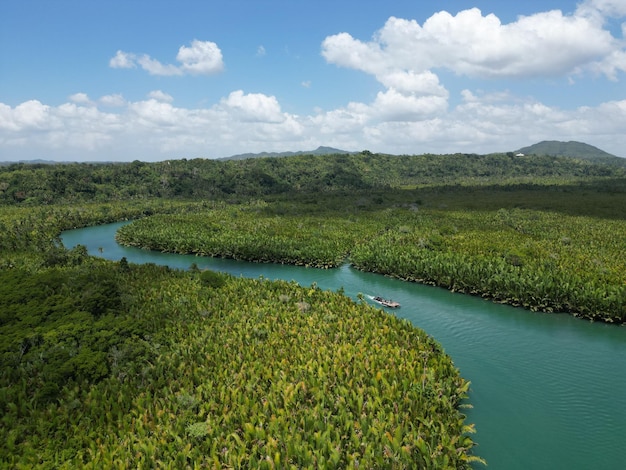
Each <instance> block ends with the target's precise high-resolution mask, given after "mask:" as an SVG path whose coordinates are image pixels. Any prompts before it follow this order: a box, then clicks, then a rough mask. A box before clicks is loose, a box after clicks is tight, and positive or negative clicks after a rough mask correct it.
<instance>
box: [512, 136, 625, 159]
mask: <svg viewBox="0 0 626 470" xmlns="http://www.w3.org/2000/svg"><path fill="white" fill-rule="evenodd" d="M516 153H523V154H524V155H550V156H554V157H571V158H580V159H582V160H591V161H597V162H602V163H619V164H624V163H626V159H623V158H620V157H617V156H615V155H612V154H610V153H608V152H605V151H604V150H601V149H599V148H597V147H594V146H593V145H589V144H585V143H583V142H576V141H569V142H561V141H558V140H544V141H542V142H539V143H537V144H534V145H530V146H528V147H524V148H521V149H519V150H518V151H517V152H516Z"/></svg>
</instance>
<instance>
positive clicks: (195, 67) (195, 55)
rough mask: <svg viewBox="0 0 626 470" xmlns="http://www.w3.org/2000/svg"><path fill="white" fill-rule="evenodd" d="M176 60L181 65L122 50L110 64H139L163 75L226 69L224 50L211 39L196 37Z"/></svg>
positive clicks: (207, 72)
mask: <svg viewBox="0 0 626 470" xmlns="http://www.w3.org/2000/svg"><path fill="white" fill-rule="evenodd" d="M176 60H177V61H178V62H180V65H173V64H163V63H162V62H160V61H158V60H157V59H153V58H152V57H150V56H149V55H148V54H135V53H132V52H124V51H121V50H120V51H117V53H116V54H115V56H113V57H112V58H111V59H110V60H109V66H110V67H111V68H123V69H128V68H135V67H137V66H139V67H141V68H142V69H144V70H145V71H146V72H148V73H149V74H151V75H161V76H172V75H184V74H191V75H212V74H216V73H219V72H221V71H222V70H223V69H224V62H223V57H222V51H221V50H220V48H219V47H218V46H217V44H215V43H214V42H211V41H198V40H197V39H195V40H193V41H192V42H191V45H190V46H181V47H180V48H179V49H178V54H177V55H176Z"/></svg>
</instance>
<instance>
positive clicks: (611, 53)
mask: <svg viewBox="0 0 626 470" xmlns="http://www.w3.org/2000/svg"><path fill="white" fill-rule="evenodd" d="M542 140H562V141H570V140H575V141H579V142H585V143H588V144H591V145H594V146H596V147H599V148H601V149H602V150H605V151H607V152H609V153H612V154H614V155H618V156H622V157H626V0H581V1H578V2H577V1H567V0H541V1H539V0H525V1H523V2H509V1H502V0H473V1H465V0H440V1H436V2H434V1H433V2H427V1H419V0H389V1H386V2H381V1H379V0H332V1H330V0H315V1H311V0H273V1H270V0H176V1H173V0H172V1H164V0H149V1H148V0H106V1H105V0H55V1H50V0H0V161H17V160H32V159H46V160H57V161H133V160H141V161H164V160H170V159H178V158H187V159H191V158H223V157H228V156H231V155H237V154H241V153H248V152H252V153H258V152H282V151H308V150H314V149H316V148H317V147H319V146H329V147H334V148H337V149H341V150H348V151H362V150H369V151H371V152H379V153H390V154H425V153H434V154H444V153H457V152H460V153H479V154H484V153H492V152H508V151H514V150H517V149H519V148H521V147H524V146H527V145H531V144H534V143H537V142H539V141H542Z"/></svg>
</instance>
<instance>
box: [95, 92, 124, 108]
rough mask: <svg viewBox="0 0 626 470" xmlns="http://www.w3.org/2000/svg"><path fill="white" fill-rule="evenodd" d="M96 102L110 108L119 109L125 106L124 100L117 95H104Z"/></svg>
mask: <svg viewBox="0 0 626 470" xmlns="http://www.w3.org/2000/svg"><path fill="white" fill-rule="evenodd" d="M98 102H99V103H101V104H103V105H104V106H109V107H112V108H119V107H122V106H124V105H125V104H126V100H125V99H124V97H123V96H122V95H121V94H119V93H116V94H113V95H104V96H102V97H101V98H100V99H99V100H98Z"/></svg>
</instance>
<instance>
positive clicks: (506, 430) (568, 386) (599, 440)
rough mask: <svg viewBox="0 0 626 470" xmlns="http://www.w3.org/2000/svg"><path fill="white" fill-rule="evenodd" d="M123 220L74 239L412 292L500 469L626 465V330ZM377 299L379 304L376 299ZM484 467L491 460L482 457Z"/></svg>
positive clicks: (308, 280) (341, 284) (484, 448)
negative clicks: (150, 234)
mask: <svg viewBox="0 0 626 470" xmlns="http://www.w3.org/2000/svg"><path fill="white" fill-rule="evenodd" d="M121 225H122V223H116V224H109V225H102V226H98V227H88V228H84V229H78V230H70V231H66V232H64V233H63V234H62V235H61V238H62V240H63V243H64V245H65V246H66V247H68V248H70V247H73V246H76V245H77V244H81V245H84V246H86V247H87V249H88V251H89V253H90V254H92V255H95V256H102V257H104V258H107V259H111V260H120V259H121V258H122V257H126V259H127V260H128V261H129V262H132V263H156V264H163V265H168V266H170V267H172V268H181V269H187V268H189V267H190V266H191V264H192V263H196V264H197V265H198V267H200V268H208V269H212V270H216V271H223V272H227V273H230V274H233V275H236V276H244V277H249V278H258V277H261V276H263V277H265V278H267V279H285V280H287V281H291V280H294V281H296V282H298V283H299V284H300V285H303V286H310V285H311V284H313V283H316V284H317V285H318V286H319V287H321V288H323V289H330V290H335V291H336V290H338V289H340V288H343V290H344V292H345V294H346V295H348V296H350V297H352V298H355V299H356V297H357V295H358V294H359V293H362V294H365V295H376V294H379V295H382V296H383V297H387V298H392V299H393V300H396V301H398V302H400V304H401V305H402V307H401V308H399V309H397V310H393V311H392V312H393V313H394V314H396V315H398V316H399V317H402V318H407V319H409V320H410V321H411V322H412V323H413V324H415V325H416V326H417V327H419V328H421V329H423V330H425V331H426V332H427V333H428V334H430V335H431V336H433V337H434V338H435V339H436V340H437V341H438V342H439V343H441V345H442V346H443V348H444V349H445V351H446V352H447V353H448V354H449V355H450V356H451V357H452V359H453V360H454V363H455V365H456V366H457V367H458V368H459V369H460V371H461V374H462V375H463V377H465V378H466V379H468V380H470V381H471V383H472V385H471V389H470V400H469V401H470V402H471V403H472V405H473V408H472V409H468V410H466V414H467V417H468V418H467V421H468V422H470V423H475V425H476V430H477V433H476V434H475V435H474V436H473V439H474V440H475V441H476V442H477V443H478V446H477V447H476V448H475V453H476V454H477V455H479V456H481V457H483V458H484V459H486V460H487V463H488V467H487V468H491V469H497V470H500V469H504V470H516V469H533V470H536V469H551V470H552V469H568V470H573V469H581V470H589V469H594V470H601V469H607V470H608V469H611V470H612V469H615V470H618V469H619V470H621V469H624V468H626V445H625V442H626V328H624V327H621V326H614V325H606V324H602V323H590V322H588V321H585V320H580V319H576V318H574V317H571V316H569V315H565V314H543V313H533V312H529V311H525V310H522V309H519V308H514V307H511V306H507V305H500V304H496V303H492V302H490V301H485V300H483V299H480V298H476V297H471V296H466V295H462V294H455V293H452V292H449V291H447V290H445V289H440V288H436V287H430V286H423V285H419V284H414V283H408V282H403V281H399V280H395V279H390V278H388V277H384V276H380V275H376V274H370V273H363V272H360V271H357V270H355V269H352V268H351V267H350V266H348V265H345V266H342V267H340V268H337V269H333V270H322V269H314V268H304V267H296V266H287V265H276V264H261V263H247V262H241V261H234V260H224V259H216V258H203V257H195V256H188V255H172V254H165V253H158V252H151V251H146V250H140V249H137V248H126V247H122V246H120V245H118V244H117V243H116V242H115V239H114V235H115V231H116V230H117V229H118V228H119V227H120V226H121ZM373 305H375V304H373ZM477 468H483V467H482V466H477Z"/></svg>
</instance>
